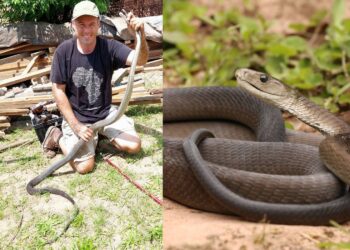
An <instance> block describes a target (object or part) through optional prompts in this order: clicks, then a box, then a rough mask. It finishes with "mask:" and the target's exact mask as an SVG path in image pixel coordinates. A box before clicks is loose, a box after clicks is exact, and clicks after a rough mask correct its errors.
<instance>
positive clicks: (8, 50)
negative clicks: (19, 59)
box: [0, 44, 31, 56]
mask: <svg viewBox="0 0 350 250" xmlns="http://www.w3.org/2000/svg"><path fill="white" fill-rule="evenodd" d="M30 46H31V44H20V45H16V46H13V47H10V48H6V49H0V56H5V55H9V54H10V55H11V54H16V53H14V51H17V50H20V49H25V48H28V47H30Z"/></svg>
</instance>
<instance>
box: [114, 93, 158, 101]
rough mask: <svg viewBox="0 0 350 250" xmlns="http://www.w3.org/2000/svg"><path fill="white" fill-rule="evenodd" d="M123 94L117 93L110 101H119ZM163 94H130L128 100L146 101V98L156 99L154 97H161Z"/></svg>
mask: <svg viewBox="0 0 350 250" xmlns="http://www.w3.org/2000/svg"><path fill="white" fill-rule="evenodd" d="M123 97H124V96H121V95H117V96H112V102H113V103H114V102H120V101H121V100H122V99H123ZM162 98H163V95H162V94H157V95H147V96H137V97H133V96H131V98H130V102H131V101H133V102H137V101H146V100H156V99H162Z"/></svg>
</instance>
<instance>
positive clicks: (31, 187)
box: [26, 31, 141, 244]
mask: <svg viewBox="0 0 350 250" xmlns="http://www.w3.org/2000/svg"><path fill="white" fill-rule="evenodd" d="M140 48H141V34H140V32H139V31H138V32H136V48H135V54H134V58H133V61H132V63H131V69H130V73H129V78H128V83H127V87H126V90H125V95H124V97H123V100H122V101H121V103H120V105H119V107H118V109H117V110H114V111H113V112H111V113H110V114H109V115H108V116H107V117H106V118H105V119H103V120H101V121H98V122H95V123H94V124H92V125H91V126H90V128H91V129H92V130H94V131H96V130H98V129H99V128H102V127H105V126H107V125H109V124H111V123H113V122H115V121H117V120H118V119H119V118H120V117H121V116H122V115H123V114H124V112H125V110H126V108H127V106H128V104H129V100H130V97H131V94H132V90H133V82H134V75H135V69H136V65H137V61H138V57H139V54H140ZM84 143H85V142H84V140H83V139H79V141H78V142H77V143H76V144H75V145H74V147H73V149H72V150H71V151H70V152H69V153H68V154H67V155H66V156H65V157H64V158H62V159H61V160H59V161H57V162H55V163H54V164H52V165H51V166H50V167H48V168H47V169H45V170H44V171H43V172H42V173H41V174H40V175H38V176H36V177H35V178H34V179H32V180H31V181H29V182H28V184H27V187H26V188H27V192H28V193H29V194H30V195H39V194H45V193H51V194H56V195H59V196H62V197H63V198H65V199H67V200H68V201H69V202H71V203H72V204H73V206H74V211H73V214H72V216H71V217H70V218H69V219H68V221H67V222H66V223H65V225H64V227H63V230H62V231H61V232H60V233H59V234H58V235H57V236H55V238H54V239H52V240H50V241H48V242H46V244H51V243H53V242H55V241H56V240H57V239H58V238H59V237H60V236H62V234H64V233H65V232H66V231H67V229H68V228H69V226H70V224H71V223H72V222H73V220H74V219H75V217H76V216H77V215H78V213H79V208H78V206H77V205H76V203H75V201H74V200H73V198H72V197H71V196H70V195H68V194H67V193H66V192H64V191H62V190H59V189H56V188H52V187H44V188H36V187H35V186H37V185H39V184H40V183H41V182H42V181H43V180H45V178H47V177H48V176H50V175H51V174H52V173H53V172H55V171H56V170H57V169H59V168H61V167H62V166H64V165H65V164H66V163H68V162H69V161H70V160H72V159H73V158H74V156H75V155H76V153H77V152H78V150H79V149H80V148H81V146H82V145H83V144H84Z"/></svg>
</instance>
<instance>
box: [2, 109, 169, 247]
mask: <svg viewBox="0 0 350 250" xmlns="http://www.w3.org/2000/svg"><path fill="white" fill-rule="evenodd" d="M127 115H128V116H130V117H132V118H133V119H134V120H135V124H139V125H140V126H139V127H138V126H136V130H137V131H138V133H139V135H140V137H141V139H142V143H143V148H142V151H141V152H140V153H138V154H135V155H129V154H124V153H119V152H115V156H114V157H113V158H112V160H113V161H114V160H116V161H118V162H120V163H121V165H120V167H121V168H122V169H123V171H124V172H126V173H127V174H128V175H129V176H130V177H131V178H132V179H133V180H135V181H137V182H139V183H141V184H142V185H143V186H144V188H146V189H147V190H148V191H150V192H151V193H153V194H154V195H156V196H158V197H161V196H162V176H161V172H162V171H161V168H162V165H161V162H162V161H161V159H162V134H161V131H162V108H161V106H160V105H145V106H130V107H129V108H128V112H127ZM26 122H28V121H24V122H22V125H21V124H20V125H19V127H18V128H16V129H14V130H13V131H12V132H11V133H10V134H7V135H6V136H5V138H3V139H1V140H0V146H3V145H6V144H9V143H13V142H15V141H18V140H23V139H33V138H36V134H35V132H34V130H31V129H28V128H26V127H25V126H23V124H24V123H26ZM101 153H102V154H103V153H105V152H104V151H103V150H102V152H101ZM49 165H50V160H48V159H46V158H45V157H44V156H43V155H42V151H41V146H40V143H39V142H38V141H35V142H34V143H32V144H30V145H26V146H23V147H17V148H13V149H10V150H7V151H5V152H3V153H0V180H1V181H0V197H1V199H0V249H51V248H52V249H79V250H80V249H162V239H161V238H162V237H161V235H162V208H161V207H160V206H159V205H158V204H156V203H155V202H154V201H153V200H152V199H150V198H149V197H148V196H147V195H145V194H144V193H142V192H141V191H139V190H138V189H137V188H136V187H135V186H133V185H132V184H131V183H129V182H128V181H127V180H126V179H125V178H124V177H122V176H121V175H120V174H119V173H118V172H117V171H116V170H114V169H113V168H112V167H110V166H109V165H108V164H107V163H105V162H104V160H103V158H102V156H101V155H100V154H97V157H96V167H95V170H94V171H93V172H92V173H90V174H87V175H79V174H77V173H66V174H62V175H58V176H54V177H50V178H47V179H46V180H45V181H44V182H43V183H42V184H40V186H42V187H44V186H51V187H56V188H59V189H61V190H64V191H66V192H67V193H68V194H69V195H71V196H72V197H73V198H74V200H75V201H76V203H77V205H78V207H79V209H80V213H79V215H78V216H77V217H76V218H75V220H74V221H73V223H72V224H71V226H70V228H69V229H68V231H67V232H66V233H65V234H64V235H63V236H62V237H60V238H59V239H58V241H57V242H55V243H53V244H52V245H50V246H45V245H44V243H45V242H46V241H47V240H50V239H53V238H54V237H55V236H56V235H57V234H58V233H59V232H60V230H62V227H63V226H64V223H65V222H66V220H67V218H68V217H69V216H70V215H71V212H72V206H71V204H70V203H69V202H67V201H66V200H65V199H62V198H60V197H57V196H54V195H49V194H45V195H41V196H30V195H29V194H28V193H27V192H26V189H25V187H26V185H27V183H28V181H29V180H31V179H32V178H34V177H35V176H37V175H38V174H39V173H41V172H42V171H43V170H44V169H46V168H47V167H48V166H49ZM68 171H71V168H70V167H69V166H64V167H63V168H62V169H59V170H58V171H57V172H58V173H59V172H61V173H63V172H68ZM22 215H23V224H22V226H21V227H20V230H19V232H18V234H17V236H16V238H15V239H14V240H13V241H12V242H10V241H11V239H12V238H13V236H14V235H15V234H16V232H17V231H18V225H19V222H20V219H21V216H22ZM5 225H6V226H5ZM9 243H10V244H9Z"/></svg>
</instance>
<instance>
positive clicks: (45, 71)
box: [0, 66, 51, 88]
mask: <svg viewBox="0 0 350 250" xmlns="http://www.w3.org/2000/svg"><path fill="white" fill-rule="evenodd" d="M50 72H51V66H49V67H47V68H44V69H39V70H37V71H34V72H30V73H28V74H26V75H23V76H22V75H19V76H15V77H12V78H9V79H5V80H2V81H0V88H1V87H7V86H11V85H14V84H16V83H20V82H24V81H27V80H30V79H31V78H35V77H39V76H43V75H46V74H50Z"/></svg>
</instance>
